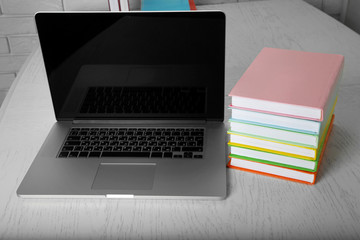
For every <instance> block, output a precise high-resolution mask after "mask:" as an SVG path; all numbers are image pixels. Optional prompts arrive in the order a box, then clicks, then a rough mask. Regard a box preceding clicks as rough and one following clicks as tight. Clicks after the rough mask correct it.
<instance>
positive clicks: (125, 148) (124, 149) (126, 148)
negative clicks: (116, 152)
mask: <svg viewBox="0 0 360 240" xmlns="http://www.w3.org/2000/svg"><path fill="white" fill-rule="evenodd" d="M123 151H124V152H131V151H132V147H124V148H123Z"/></svg>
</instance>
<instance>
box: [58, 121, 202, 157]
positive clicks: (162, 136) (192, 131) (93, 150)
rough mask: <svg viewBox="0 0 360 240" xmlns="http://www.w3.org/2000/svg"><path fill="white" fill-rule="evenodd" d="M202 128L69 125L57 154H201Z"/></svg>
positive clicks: (178, 155)
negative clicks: (73, 126) (70, 126)
mask: <svg viewBox="0 0 360 240" xmlns="http://www.w3.org/2000/svg"><path fill="white" fill-rule="evenodd" d="M203 145H204V129H203V128H71V129H70V131H69V133H68V135H67V137H66V140H65V141H64V144H63V146H62V147H61V151H60V152H59V154H58V157H59V158H70V157H71V158H78V157H83V158H86V157H145V158H149V157H150V158H151V157H156V158H202V157H203Z"/></svg>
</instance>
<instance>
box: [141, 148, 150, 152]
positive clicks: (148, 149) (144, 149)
mask: <svg viewBox="0 0 360 240" xmlns="http://www.w3.org/2000/svg"><path fill="white" fill-rule="evenodd" d="M142 151H143V152H150V151H151V147H143V149H142Z"/></svg>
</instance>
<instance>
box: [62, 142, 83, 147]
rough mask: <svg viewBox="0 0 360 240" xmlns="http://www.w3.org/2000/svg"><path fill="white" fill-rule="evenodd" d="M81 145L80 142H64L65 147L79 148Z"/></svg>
mask: <svg viewBox="0 0 360 240" xmlns="http://www.w3.org/2000/svg"><path fill="white" fill-rule="evenodd" d="M80 144H81V141H66V142H65V144H64V145H65V146H79V145H80Z"/></svg>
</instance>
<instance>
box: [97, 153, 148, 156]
mask: <svg viewBox="0 0 360 240" xmlns="http://www.w3.org/2000/svg"><path fill="white" fill-rule="evenodd" d="M101 156H102V157H150V153H149V152H103V153H102V155H101Z"/></svg>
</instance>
